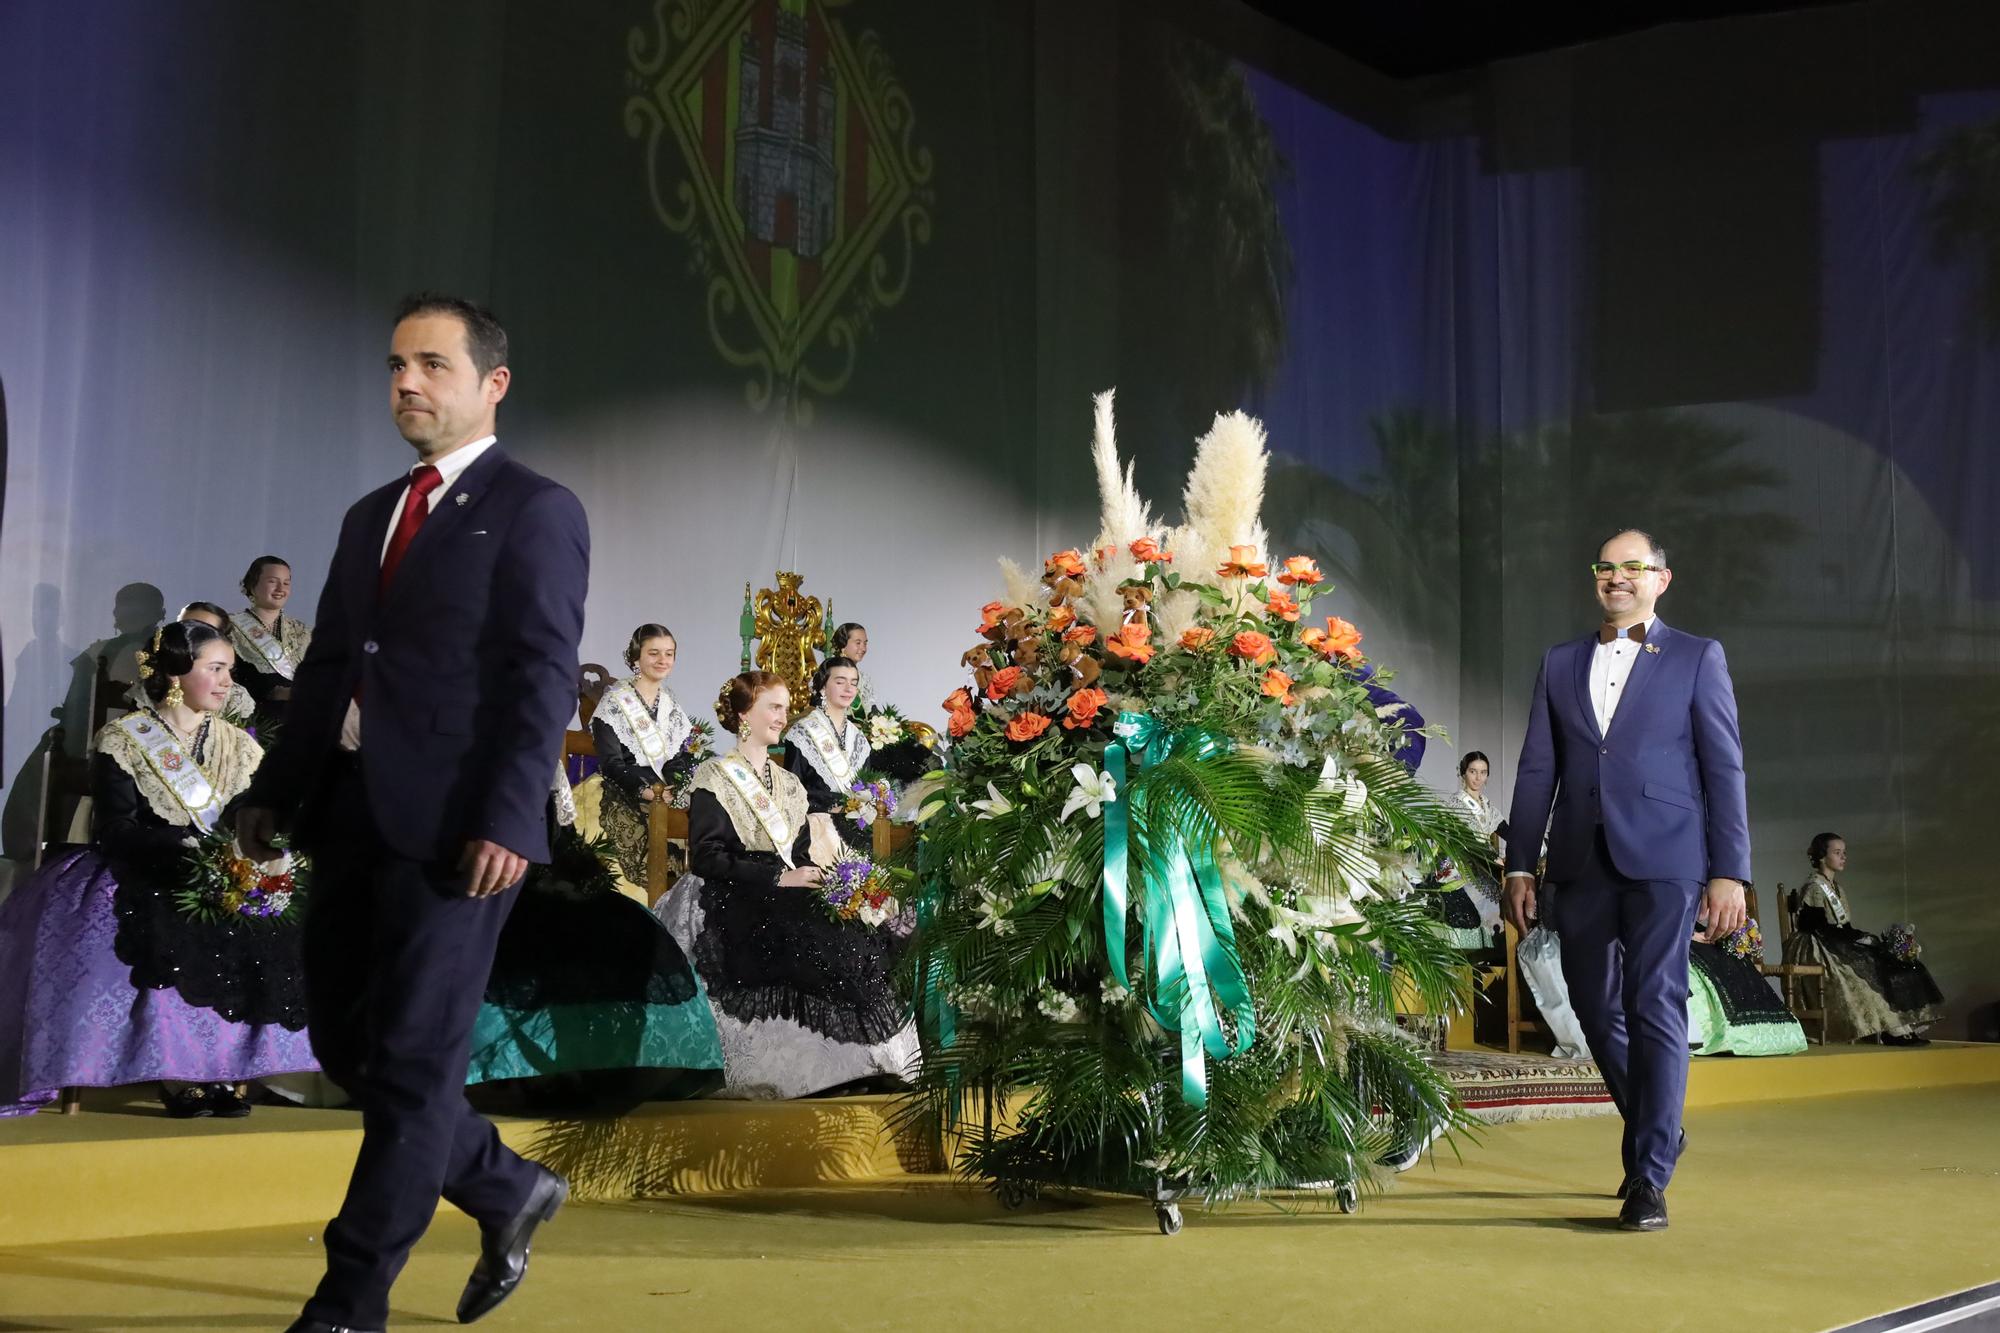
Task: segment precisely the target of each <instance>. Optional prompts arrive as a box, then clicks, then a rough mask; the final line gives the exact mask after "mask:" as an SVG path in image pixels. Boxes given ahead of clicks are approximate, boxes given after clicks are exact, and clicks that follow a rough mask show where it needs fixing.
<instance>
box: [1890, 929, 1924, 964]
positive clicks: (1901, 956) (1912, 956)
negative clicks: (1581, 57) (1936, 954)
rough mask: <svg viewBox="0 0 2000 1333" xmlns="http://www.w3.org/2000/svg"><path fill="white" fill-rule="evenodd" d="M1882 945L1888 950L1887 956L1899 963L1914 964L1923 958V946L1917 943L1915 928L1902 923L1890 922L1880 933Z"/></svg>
mask: <svg viewBox="0 0 2000 1333" xmlns="http://www.w3.org/2000/svg"><path fill="white" fill-rule="evenodd" d="M1882 943H1883V944H1885V945H1887V946H1888V948H1889V956H1890V957H1891V958H1893V959H1895V960H1896V961H1897V962H1899V963H1914V962H1916V961H1917V959H1919V958H1921V957H1923V953H1924V946H1923V945H1921V944H1919V943H1917V928H1916V927H1915V926H1912V925H1910V924H1908V923H1907V922H1903V921H1892V922H1890V923H1889V928H1888V929H1887V930H1885V931H1883V932H1882Z"/></svg>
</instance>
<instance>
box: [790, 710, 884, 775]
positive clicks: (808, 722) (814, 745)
mask: <svg viewBox="0 0 2000 1333" xmlns="http://www.w3.org/2000/svg"><path fill="white" fill-rule="evenodd" d="M796 729H797V731H798V732H799V734H800V735H801V736H803V737H804V738H805V739H806V740H808V741H810V742H811V746H810V747H809V748H810V749H811V750H812V751H813V753H810V754H808V755H807V756H806V757H807V758H808V759H810V760H812V761H813V767H814V768H817V769H818V770H819V775H820V776H821V777H823V778H825V779H826V784H827V786H829V787H831V788H833V790H834V791H835V792H836V793H838V794H839V795H841V796H845V795H847V793H848V792H849V791H850V790H851V789H852V788H853V786H854V770H855V768H856V766H857V763H858V761H857V760H856V759H855V758H853V757H852V756H850V755H849V754H848V752H847V749H846V747H843V746H842V745H841V743H840V738H839V737H838V736H836V735H834V731H833V720H832V719H831V718H829V717H827V715H826V714H825V713H822V712H821V711H820V710H819V709H817V708H815V709H813V711H812V712H810V713H807V714H806V715H805V716H804V717H802V718H800V719H799V720H798V725H797V728H796ZM857 730H858V725H857V724H856V723H855V722H853V721H852V720H850V721H849V722H848V724H847V734H848V736H849V737H850V738H851V737H853V736H854V735H855V734H856V732H857ZM862 743H863V744H864V745H865V744H867V737H866V736H863V737H862Z"/></svg>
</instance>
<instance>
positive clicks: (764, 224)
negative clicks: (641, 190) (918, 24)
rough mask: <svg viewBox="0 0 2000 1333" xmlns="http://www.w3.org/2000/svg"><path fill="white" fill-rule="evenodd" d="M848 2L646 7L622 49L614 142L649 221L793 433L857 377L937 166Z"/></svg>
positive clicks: (923, 225)
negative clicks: (626, 138)
mask: <svg viewBox="0 0 2000 1333" xmlns="http://www.w3.org/2000/svg"><path fill="white" fill-rule="evenodd" d="M843 3H844V0H658V3H657V4H656V5H655V6H654V10H653V20H654V24H653V28H652V30H651V31H650V32H649V31H648V30H646V29H644V28H635V29H633V30H632V32H631V35H630V36H629V38H628V39H627V42H626V48H627V51H628V54H629V58H630V61H631V63H630V67H629V69H628V71H627V78H628V80H629V82H630V84H631V86H632V89H633V93H632V96H631V97H630V98H629V100H627V102H626V104H625V129H626V132H627V133H628V134H629V135H630V136H631V137H633V138H635V139H643V140H644V141H645V144H646V180H647V186H648V189H649V191H650V194H651V199H652V204H653V209H654V212H655V213H657V214H658V216H659V219H660V221H661V223H662V224H664V225H665V227H666V228H667V230H668V231H670V232H672V233H674V234H675V235H677V236H681V237H684V238H686V240H687V242H688V244H689V247H690V249H691V258H692V262H693V267H694V270H695V272H696V273H697V274H699V275H700V277H701V278H702V279H703V280H704V281H705V283H706V290H705V294H704V298H703V299H704V304H705V306H706V314H707V318H708V331H709V337H710V339H711V341H713V343H714V344H715V349H716V351H717V353H719V354H720V355H721V357H722V359H723V360H724V361H726V362H727V363H728V364H729V365H731V366H735V367H739V368H741V369H743V370H746V371H748V372H749V377H748V379H747V380H746V381H745V385H744V396H745V398H746V399H747V400H748V402H749V404H750V406H751V407H752V408H753V409H756V410H758V411H765V410H771V409H777V410H781V411H783V412H785V413H786V414H787V415H788V416H790V417H791V419H792V420H794V421H796V422H799V423H801V424H803V423H805V422H807V421H810V420H811V418H812V410H813V409H812V400H813V398H814V397H822V398H824V397H830V396H832V395H834V394H837V393H839V392H840V390H841V389H842V388H844V387H845V386H846V384H847V382H848V380H849V379H850V378H851V377H852V376H853V374H854V367H855V363H856V360H857V358H858V357H859V355H860V350H861V344H862V341H863V340H864V338H865V337H866V335H867V334H868V332H869V330H870V328H871V326H872V325H873V323H874V321H875V318H876V316H877V315H878V314H879V313H880V312H881V311H884V310H887V309H888V308H890V307H891V306H894V305H895V304H896V303H897V302H899V301H901V300H902V299H903V295H904V293H905V292H907V291H908V290H909V283H910V272H911V268H912V265H913V263H914V260H915V255H916V250H917V247H918V246H920V245H922V244H924V243H925V242H926V241H928V240H929V239H930V229H931V215H930V205H931V203H932V200H933V194H932V191H931V189H930V184H929V182H930V178H931V168H932V162H931V155H930V152H929V150H928V149H925V148H922V147H919V146H917V145H916V144H915V143H914V142H913V136H914V130H915V113H914V111H913V109H912V107H911V105H910V99H909V97H908V95H907V94H905V93H904V91H903V89H902V86H901V85H900V84H898V83H897V81H896V79H895V77H894V74H893V73H892V71H891V69H890V65H889V58H888V56H887V54H886V53H885V52H884V51H883V50H882V46H881V41H880V39H879V38H878V37H877V35H876V34H875V33H873V32H863V33H861V34H860V35H859V36H858V37H856V36H852V35H850V34H849V33H848V32H847V30H846V29H845V28H844V27H843V26H842V25H841V24H840V23H839V22H838V21H837V20H836V19H835V18H834V16H833V13H832V11H834V10H837V9H839V8H841V7H842V5H843Z"/></svg>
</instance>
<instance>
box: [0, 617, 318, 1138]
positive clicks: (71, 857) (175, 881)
mask: <svg viewBox="0 0 2000 1333" xmlns="http://www.w3.org/2000/svg"><path fill="white" fill-rule="evenodd" d="M234 659H235V654H234V652H233V650H232V649H231V647H230V642H229V637H228V636H227V635H226V634H225V633H223V632H222V631H220V630H216V629H214V628H211V627H210V626H208V625H206V624H202V623H198V622H175V623H173V624H169V625H165V626H162V627H161V629H160V630H159V631H158V632H156V633H155V634H154V636H153V639H152V642H151V645H150V647H149V648H148V649H147V650H146V656H145V660H144V661H143V662H142V663H141V665H140V671H141V676H142V679H141V684H142V685H143V687H144V689H143V694H144V697H145V700H146V707H144V708H143V709H140V710H139V711H136V712H133V713H130V714H127V715H126V716H124V717H121V718H118V719H117V720H116V721H113V722H111V723H110V724H108V725H107V726H105V727H104V728H103V730H101V731H100V732H98V734H97V736H96V738H95V742H94V755H93V758H92V760H91V785H92V796H93V807H94V813H95V835H94V839H93V844H92V846H90V847H87V848H83V849H81V850H78V851H74V852H71V853H69V854H68V855H66V856H63V857H60V858H58V859H57V860H55V861H52V862H50V863H49V864H47V865H46V866H44V867H43V868H42V869H41V870H40V871H38V872H36V874H35V875H33V876H32V877H30V878H29V879H28V880H27V881H25V882H24V883H22V884H21V885H20V886H19V887H18V888H16V889H15V890H14V892H13V893H12V894H11V895H9V896H8V898H7V900H6V901H5V902H4V903H0V1115H18V1114H23V1113H26V1112H29V1111H33V1110H35V1109H37V1108H38V1107H40V1106H42V1105H45V1104H46V1103H48V1102H50V1101H52V1100H53V1099H54V1098H55V1096H56V1094H57V1091H58V1090H59V1089H61V1088H65V1087H72V1086H87V1087H114V1086H118V1085H121V1084H127V1083H139V1082H146V1081H151V1080H156V1079H157V1080H185V1081H186V1084H185V1086H178V1087H168V1086H166V1085H165V1084H164V1083H163V1086H162V1099H163V1100H164V1101H165V1103H166V1105H167V1108H168V1110H169V1112H170V1113H172V1114H175V1115H182V1116H192V1115H245V1114H248V1112H249V1105H248V1103H247V1102H245V1101H244V1100H243V1099H242V1098H240V1097H239V1096H237V1094H236V1092H235V1090H234V1087H233V1085H234V1084H236V1083H238V1082H240V1081H243V1080H247V1079H254V1078H261V1077H264V1076H266V1075H272V1074H281V1073H290V1072H298V1071H309V1070H314V1069H316V1068H317V1067H318V1066H317V1065H316V1064H315V1062H314V1060H313V1057H312V1049H311V1044H310V1042H309V1041H308V1040H307V1037H306V1033H305V990H304V981H303V976H302V967H301V963H300V954H299V932H298V928H297V926H296V925H294V924H292V923H291V921H292V920H293V919H296V912H294V914H293V916H292V918H290V919H284V918H278V917H268V918H265V919H252V918H251V917H250V916H248V915H245V914H242V913H238V912H231V913H230V914H229V915H226V916H224V917H223V918H222V919H221V920H216V921H203V920H198V919H196V918H195V917H194V916H192V915H190V914H188V913H187V912H186V911H184V909H183V904H181V903H180V902H179V901H177V899H178V898H179V896H180V892H181V889H182V885H183V883H184V873H185V865H186V863H185V861H184V856H185V854H186V852H187V851H188V850H189V849H190V848H192V847H193V846H195V845H196V843H197V842H198V841H199V838H200V836H201V835H205V834H208V833H210V832H211V831H213V830H214V829H215V828H216V827H217V824H218V822H219V821H220V819H221V817H222V811H223V807H224V806H225V805H226V804H227V803H228V802H229V801H230V800H231V799H232V798H234V797H235V796H237V795H238V794H240V793H241V792H242V791H243V789H244V788H245V787H247V786H248V785H249V783H250V777H251V774H253V773H254V772H255V771H256V769H257V765H258V763H259V761H260V760H261V759H262V758H263V751H262V750H261V749H260V748H259V747H258V745H257V743H256V741H254V740H252V739H251V738H250V737H249V736H248V735H247V734H245V733H244V732H243V731H241V730H239V729H238V728H236V727H234V726H231V725H230V724H229V723H227V722H225V721H223V720H222V719H221V718H220V717H219V716H217V710H218V709H220V708H221V707H222V705H223V703H224V702H225V701H226V700H227V699H228V697H229V693H230V687H231V685H232V683H233V682H232V680H231V666H232V664H233V662H234Z"/></svg>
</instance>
